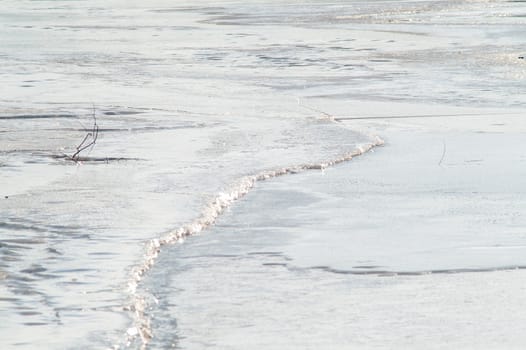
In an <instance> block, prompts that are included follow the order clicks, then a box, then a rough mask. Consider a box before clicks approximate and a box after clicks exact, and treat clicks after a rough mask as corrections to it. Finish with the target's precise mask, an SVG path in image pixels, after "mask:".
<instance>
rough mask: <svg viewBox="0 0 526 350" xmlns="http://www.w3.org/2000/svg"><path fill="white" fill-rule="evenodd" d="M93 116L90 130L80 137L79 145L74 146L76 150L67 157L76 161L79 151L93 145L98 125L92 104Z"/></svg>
mask: <svg viewBox="0 0 526 350" xmlns="http://www.w3.org/2000/svg"><path fill="white" fill-rule="evenodd" d="M91 116H92V118H93V126H92V128H91V131H89V132H88V133H87V134H86V136H84V138H83V139H82V141H81V142H80V143H79V145H78V146H77V147H76V149H77V151H76V152H75V153H74V154H73V155H72V156H71V157H68V158H69V159H71V160H72V161H74V162H78V161H79V159H80V153H81V152H82V151H84V150H85V149H88V148H89V147H92V148H93V146H95V143H96V142H97V138H98V137H99V125H98V124H97V116H96V114H95V106H93V111H92V114H91Z"/></svg>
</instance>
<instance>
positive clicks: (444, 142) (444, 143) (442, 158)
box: [438, 140, 446, 166]
mask: <svg viewBox="0 0 526 350" xmlns="http://www.w3.org/2000/svg"><path fill="white" fill-rule="evenodd" d="M442 144H443V145H444V147H443V149H442V157H441V158H440V161H439V162H438V166H442V161H443V160H444V157H445V156H446V140H442Z"/></svg>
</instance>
